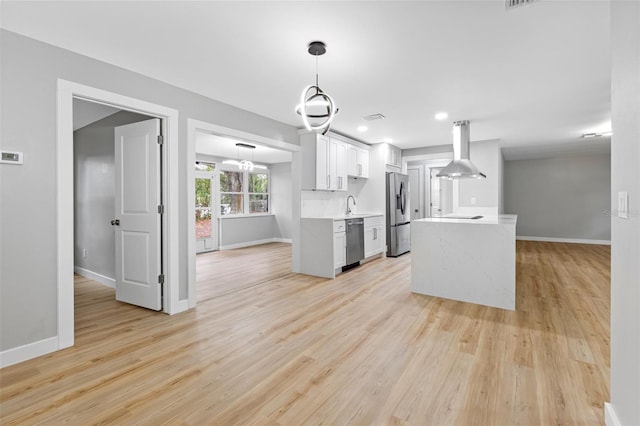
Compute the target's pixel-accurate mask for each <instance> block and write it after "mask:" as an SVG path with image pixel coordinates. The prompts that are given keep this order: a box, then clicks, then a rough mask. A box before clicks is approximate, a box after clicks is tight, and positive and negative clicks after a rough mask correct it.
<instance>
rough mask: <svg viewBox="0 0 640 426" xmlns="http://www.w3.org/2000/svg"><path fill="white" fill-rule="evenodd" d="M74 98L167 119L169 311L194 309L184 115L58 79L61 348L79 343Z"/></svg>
mask: <svg viewBox="0 0 640 426" xmlns="http://www.w3.org/2000/svg"><path fill="white" fill-rule="evenodd" d="M73 98H79V99H83V100H86V101H90V102H95V103H101V104H105V105H110V106H114V107H116V108H119V109H122V110H127V111H133V112H137V113H140V114H144V115H148V116H150V117H157V118H160V119H161V122H162V124H161V126H162V134H163V135H164V146H165V151H164V155H163V159H162V162H163V164H162V166H163V176H162V179H163V191H164V204H165V207H166V209H165V214H164V215H163V219H162V226H163V229H164V233H163V242H162V250H163V253H164V259H163V267H164V271H165V287H164V296H163V312H165V313H168V314H175V313H178V312H181V311H183V310H186V309H188V303H187V301H186V300H184V301H181V300H179V299H178V297H179V253H178V247H179V235H178V225H179V223H178V214H179V206H180V204H179V202H178V197H179V193H178V179H179V173H178V111H177V110H175V109H172V108H167V107H165V106H162V105H157V104H153V103H150V102H147V101H143V100H140V99H136V98H131V97H128V96H124V95H121V94H118V93H114V92H109V91H106V90H102V89H98V88H95V87H91V86H86V85H83V84H79V83H75V82H71V81H68V80H63V79H58V80H57V117H56V120H57V135H56V202H57V209H56V212H57V218H56V225H57V227H56V228H57V237H56V239H57V255H58V258H57V266H58V274H57V290H58V349H64V348H67V347H70V346H73V344H74V333H75V329H74V314H75V312H74V281H73V271H74V259H73V252H74V245H73V244H74V234H73V232H74V229H73V222H74V218H73V203H74V191H73Z"/></svg>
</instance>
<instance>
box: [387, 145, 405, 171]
mask: <svg viewBox="0 0 640 426" xmlns="http://www.w3.org/2000/svg"><path fill="white" fill-rule="evenodd" d="M385 157H386V158H385V163H386V164H387V165H389V166H394V167H402V150H401V149H400V148H398V147H395V146H393V145H389V144H387V152H386V155H385Z"/></svg>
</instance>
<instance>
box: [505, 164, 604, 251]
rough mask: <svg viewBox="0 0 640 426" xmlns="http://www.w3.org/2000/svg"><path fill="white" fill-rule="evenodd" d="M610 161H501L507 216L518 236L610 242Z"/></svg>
mask: <svg viewBox="0 0 640 426" xmlns="http://www.w3.org/2000/svg"><path fill="white" fill-rule="evenodd" d="M610 194H611V163H610V157H609V155H595V156H579V157H561V158H545V159H536V160H516V161H505V167H504V204H505V212H506V213H511V214H517V215H518V224H517V228H516V233H517V235H520V236H528V237H550V238H568V239H586V240H607V241H608V240H610V239H611V219H610V216H609V215H608V213H607V212H608V210H609V199H610Z"/></svg>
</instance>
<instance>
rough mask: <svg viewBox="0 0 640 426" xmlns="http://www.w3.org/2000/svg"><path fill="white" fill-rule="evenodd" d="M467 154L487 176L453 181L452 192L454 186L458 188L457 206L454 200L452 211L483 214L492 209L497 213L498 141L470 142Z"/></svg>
mask: <svg viewBox="0 0 640 426" xmlns="http://www.w3.org/2000/svg"><path fill="white" fill-rule="evenodd" d="M469 156H470V158H471V162H472V163H473V164H475V166H476V167H477V168H478V170H480V171H481V172H482V173H484V174H485V175H487V177H486V178H485V179H457V180H455V181H454V194H455V187H456V186H457V188H458V196H457V206H456V203H455V201H454V212H456V213H464V214H466V213H467V212H472V211H478V212H479V214H485V213H486V212H487V211H492V213H493V214H497V213H498V204H499V200H498V199H499V192H500V190H499V188H500V177H499V176H500V166H499V159H500V157H501V156H502V154H501V152H500V147H499V145H498V141H496V140H492V141H480V142H472V143H471V145H470V151H469ZM473 198H475V204H473V202H472V199H473ZM487 209H490V210H487Z"/></svg>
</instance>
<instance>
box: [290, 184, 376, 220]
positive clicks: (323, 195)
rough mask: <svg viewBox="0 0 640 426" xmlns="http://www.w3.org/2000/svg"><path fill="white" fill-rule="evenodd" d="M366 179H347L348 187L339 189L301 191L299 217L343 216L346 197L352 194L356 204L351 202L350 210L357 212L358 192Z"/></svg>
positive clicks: (345, 208) (345, 207)
mask: <svg viewBox="0 0 640 426" xmlns="http://www.w3.org/2000/svg"><path fill="white" fill-rule="evenodd" d="M365 182H366V179H349V189H348V190H347V191H345V192H339V191H333V192H332V191H301V196H300V216H301V217H335V216H343V215H344V214H345V213H346V211H347V197H348V196H349V195H353V197H354V198H355V199H356V205H355V206H353V203H352V204H351V206H352V207H351V211H352V212H353V213H357V212H358V204H357V203H358V194H359V193H360V190H361V189H362V186H363V185H364V183H365Z"/></svg>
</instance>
